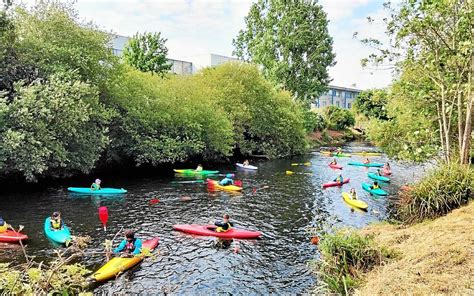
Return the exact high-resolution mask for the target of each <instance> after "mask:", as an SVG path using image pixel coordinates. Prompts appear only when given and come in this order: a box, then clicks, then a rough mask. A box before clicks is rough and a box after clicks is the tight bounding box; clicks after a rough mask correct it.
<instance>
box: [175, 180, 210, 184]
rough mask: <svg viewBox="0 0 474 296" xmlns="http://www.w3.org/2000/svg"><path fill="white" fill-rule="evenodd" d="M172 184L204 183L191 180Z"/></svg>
mask: <svg viewBox="0 0 474 296" xmlns="http://www.w3.org/2000/svg"><path fill="white" fill-rule="evenodd" d="M171 183H172V184H188V183H189V184H191V183H204V180H191V181H172V182H171Z"/></svg>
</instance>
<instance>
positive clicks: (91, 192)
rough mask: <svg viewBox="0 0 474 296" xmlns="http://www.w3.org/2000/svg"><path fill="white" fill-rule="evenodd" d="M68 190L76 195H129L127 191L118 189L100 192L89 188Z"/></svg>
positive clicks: (105, 189)
mask: <svg viewBox="0 0 474 296" xmlns="http://www.w3.org/2000/svg"><path fill="white" fill-rule="evenodd" d="M67 190H69V191H71V192H74V193H82V194H122V193H127V190H125V189H123V188H122V189H118V188H101V189H99V190H92V189H90V188H87V187H69V188H68V189H67Z"/></svg>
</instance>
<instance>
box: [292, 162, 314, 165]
mask: <svg viewBox="0 0 474 296" xmlns="http://www.w3.org/2000/svg"><path fill="white" fill-rule="evenodd" d="M291 165H292V166H297V165H305V166H310V165H311V162H298V163H292V164H291Z"/></svg>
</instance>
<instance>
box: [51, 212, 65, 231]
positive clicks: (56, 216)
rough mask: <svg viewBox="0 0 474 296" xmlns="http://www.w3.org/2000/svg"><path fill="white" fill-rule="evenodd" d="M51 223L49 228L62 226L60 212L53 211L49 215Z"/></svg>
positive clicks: (57, 228) (56, 228) (55, 228)
mask: <svg viewBox="0 0 474 296" xmlns="http://www.w3.org/2000/svg"><path fill="white" fill-rule="evenodd" d="M49 221H50V223H51V229H52V230H55V231H56V230H60V229H61V228H63V221H62V219H61V213H60V212H54V213H53V215H51V218H50V219H49Z"/></svg>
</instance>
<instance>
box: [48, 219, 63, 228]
mask: <svg viewBox="0 0 474 296" xmlns="http://www.w3.org/2000/svg"><path fill="white" fill-rule="evenodd" d="M61 224H62V223H61V219H60V220H55V219H51V227H52V228H53V229H61Z"/></svg>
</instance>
